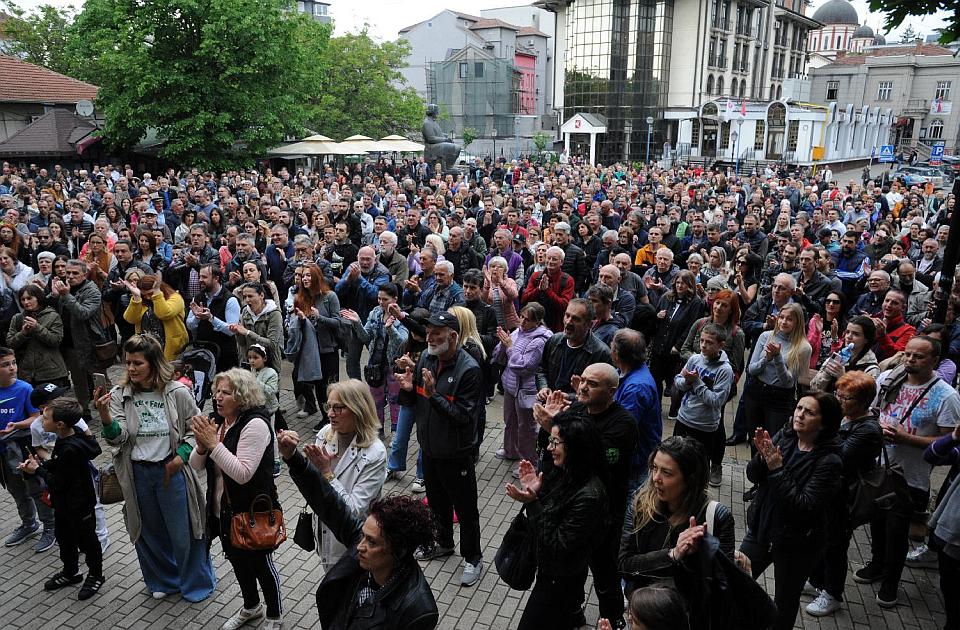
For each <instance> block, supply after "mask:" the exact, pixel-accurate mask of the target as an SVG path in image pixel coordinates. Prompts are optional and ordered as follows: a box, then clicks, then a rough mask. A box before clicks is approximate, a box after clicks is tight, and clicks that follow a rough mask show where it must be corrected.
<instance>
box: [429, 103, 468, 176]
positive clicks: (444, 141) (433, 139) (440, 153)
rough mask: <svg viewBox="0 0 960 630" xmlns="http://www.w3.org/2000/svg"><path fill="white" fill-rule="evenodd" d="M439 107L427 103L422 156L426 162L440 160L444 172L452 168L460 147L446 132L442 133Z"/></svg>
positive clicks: (434, 162)
mask: <svg viewBox="0 0 960 630" xmlns="http://www.w3.org/2000/svg"><path fill="white" fill-rule="evenodd" d="M439 113H440V108H439V107H437V106H436V104H434V103H430V104H429V105H427V116H426V118H424V119H423V143H424V145H425V146H424V148H423V157H424V159H425V160H426V161H427V163H428V164H436V163H437V162H440V164H441V165H442V166H443V170H444V172H446V171H449V170H452V169H453V167H454V165H455V164H456V163H457V157H458V156H459V155H460V147H458V146H457V145H455V144H454V143H453V140H452V139H451V138H450V136H448V135H447V134H445V133H443V129H441V128H440V123H438V122H437V115H438V114H439Z"/></svg>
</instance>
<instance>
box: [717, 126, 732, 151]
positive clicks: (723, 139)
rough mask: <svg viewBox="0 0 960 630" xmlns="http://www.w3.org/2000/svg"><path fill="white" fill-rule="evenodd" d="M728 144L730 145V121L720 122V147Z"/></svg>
mask: <svg viewBox="0 0 960 630" xmlns="http://www.w3.org/2000/svg"><path fill="white" fill-rule="evenodd" d="M728 146H730V123H728V122H725V123H721V124H720V147H724V148H726V147H728ZM720 147H717V148H720Z"/></svg>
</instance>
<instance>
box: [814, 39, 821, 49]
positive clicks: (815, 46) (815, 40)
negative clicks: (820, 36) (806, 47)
mask: <svg viewBox="0 0 960 630" xmlns="http://www.w3.org/2000/svg"><path fill="white" fill-rule="evenodd" d="M819 43H820V42H819V41H818V40H817V38H816V37H814V38H813V49H814V50H816V49H817V45H818V44H819Z"/></svg>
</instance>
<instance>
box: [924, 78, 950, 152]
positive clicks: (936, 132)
mask: <svg viewBox="0 0 960 630" xmlns="http://www.w3.org/2000/svg"><path fill="white" fill-rule="evenodd" d="M941 83H942V82H941ZM948 89H949V88H948ZM927 135H928V137H930V138H932V139H934V140H942V139H943V121H942V120H940V119H939V118H937V119H935V120H934V121H933V122H932V123H930V130H929V133H928V134H927Z"/></svg>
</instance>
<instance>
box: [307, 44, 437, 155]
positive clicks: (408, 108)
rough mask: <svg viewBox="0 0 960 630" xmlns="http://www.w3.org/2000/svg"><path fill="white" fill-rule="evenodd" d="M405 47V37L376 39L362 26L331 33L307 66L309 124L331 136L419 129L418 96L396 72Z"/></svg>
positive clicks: (420, 110) (376, 135) (407, 49)
mask: <svg viewBox="0 0 960 630" xmlns="http://www.w3.org/2000/svg"><path fill="white" fill-rule="evenodd" d="M409 52H410V45H409V43H407V42H406V41H403V40H400V41H396V42H384V43H382V44H380V43H377V42H375V41H373V39H371V38H370V35H369V34H368V33H367V31H366V30H363V31H361V32H360V33H349V34H345V35H341V36H338V37H331V38H330V40H329V42H327V45H326V46H324V48H323V50H322V51H321V54H320V56H319V58H318V59H317V62H316V64H315V66H314V67H313V68H312V74H313V76H312V77H311V79H310V82H311V84H312V85H313V86H315V87H314V89H313V90H312V91H311V94H312V96H311V97H310V99H309V102H308V111H307V121H308V125H309V126H310V128H311V129H316V130H317V131H319V132H320V133H322V134H324V135H327V136H330V137H331V138H346V137H348V136H351V135H354V134H362V135H365V136H369V137H371V138H382V137H383V136H387V135H390V134H394V133H397V134H401V135H404V134H406V133H408V132H410V131H411V130H414V129H419V128H420V124H421V122H422V121H423V113H424V105H423V101H422V100H421V99H420V97H419V96H418V95H417V93H416V91H415V90H414V89H413V88H409V87H403V75H402V74H401V73H400V69H401V68H402V67H403V64H404V61H403V60H404V59H405V58H406V57H407V55H408V54H409ZM397 86H400V87H397Z"/></svg>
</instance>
